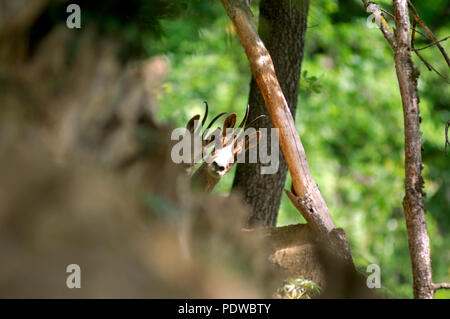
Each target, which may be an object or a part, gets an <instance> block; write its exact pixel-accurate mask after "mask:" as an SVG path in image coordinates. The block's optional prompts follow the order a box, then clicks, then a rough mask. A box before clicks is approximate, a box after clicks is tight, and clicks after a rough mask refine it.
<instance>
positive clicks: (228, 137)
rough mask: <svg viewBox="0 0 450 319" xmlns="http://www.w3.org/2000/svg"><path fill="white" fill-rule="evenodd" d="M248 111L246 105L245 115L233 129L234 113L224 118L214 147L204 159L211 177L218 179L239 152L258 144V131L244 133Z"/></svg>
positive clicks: (230, 166)
mask: <svg viewBox="0 0 450 319" xmlns="http://www.w3.org/2000/svg"><path fill="white" fill-rule="evenodd" d="M248 112H249V107H248V106H247V110H246V112H245V116H244V118H243V120H242V122H241V123H240V124H239V126H238V128H237V129H234V126H235V124H236V113H232V114H230V115H228V116H227V118H226V119H225V121H224V123H223V128H222V130H221V132H222V133H221V135H219V136H218V137H216V139H215V140H214V142H215V146H214V149H213V151H212V152H211V154H210V155H209V156H208V158H207V159H205V161H206V162H207V163H208V173H209V174H210V175H211V176H212V177H213V178H218V179H220V178H221V177H222V176H224V175H225V174H226V173H228V172H229V171H230V170H231V169H232V168H233V166H234V164H235V163H236V161H237V158H238V156H239V154H241V153H243V152H246V151H247V150H248V149H251V148H253V147H255V146H256V145H257V144H258V142H259V140H260V137H261V133H260V131H255V132H253V133H251V134H249V135H247V134H246V129H247V127H248V126H245V123H246V122H247V119H248ZM244 126H245V127H244Z"/></svg>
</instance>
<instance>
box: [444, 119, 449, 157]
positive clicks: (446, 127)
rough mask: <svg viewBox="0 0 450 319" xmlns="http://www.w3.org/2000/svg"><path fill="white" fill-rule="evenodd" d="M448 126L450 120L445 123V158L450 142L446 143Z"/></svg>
mask: <svg viewBox="0 0 450 319" xmlns="http://www.w3.org/2000/svg"><path fill="white" fill-rule="evenodd" d="M449 126H450V120H448V121H447V124H446V125H445V156H447V155H448V154H447V145H450V142H449V141H448V128H449Z"/></svg>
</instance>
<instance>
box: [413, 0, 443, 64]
mask: <svg viewBox="0 0 450 319" xmlns="http://www.w3.org/2000/svg"><path fill="white" fill-rule="evenodd" d="M408 6H409V9H410V10H411V13H412V15H413V17H414V20H415V21H416V22H417V23H418V24H420V25H421V26H422V27H423V28H424V29H425V31H426V32H427V33H428V35H429V36H430V38H431V40H432V41H433V42H434V43H436V46H437V47H438V49H439V51H441V53H442V55H443V56H444V59H445V62H447V65H448V66H449V67H450V59H449V58H448V55H447V53H446V52H445V50H444V48H443V47H442V46H441V44H440V43H439V41H438V40H437V39H436V37H435V36H434V34H433V32H432V31H431V30H430V28H428V26H427V25H426V24H425V22H423V21H422V19H421V18H420V17H419V14H418V13H417V10H416V8H415V7H414V5H413V4H412V2H411V1H410V0H408Z"/></svg>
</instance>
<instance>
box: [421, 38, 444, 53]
mask: <svg viewBox="0 0 450 319" xmlns="http://www.w3.org/2000/svg"><path fill="white" fill-rule="evenodd" d="M449 38H450V36H448V37H445V38H443V39H441V40H439V41H437V42H433V43H430V44H428V45H426V46H424V47H422V48H419V49H417V50H418V51H419V50H423V49H426V48H429V47H431V46H433V45H435V44H437V43H439V42H443V41H446V40H447V39H449Z"/></svg>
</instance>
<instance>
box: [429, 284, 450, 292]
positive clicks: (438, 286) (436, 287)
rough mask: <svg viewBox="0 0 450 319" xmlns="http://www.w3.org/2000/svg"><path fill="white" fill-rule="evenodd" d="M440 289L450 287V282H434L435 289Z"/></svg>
mask: <svg viewBox="0 0 450 319" xmlns="http://www.w3.org/2000/svg"><path fill="white" fill-rule="evenodd" d="M439 289H450V283H448V282H441V283H439V284H433V290H439Z"/></svg>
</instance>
